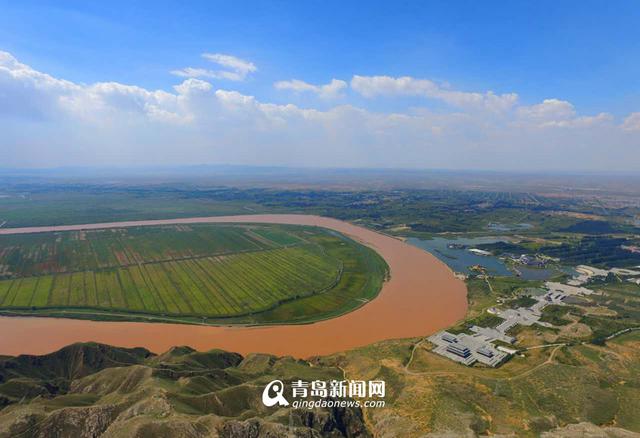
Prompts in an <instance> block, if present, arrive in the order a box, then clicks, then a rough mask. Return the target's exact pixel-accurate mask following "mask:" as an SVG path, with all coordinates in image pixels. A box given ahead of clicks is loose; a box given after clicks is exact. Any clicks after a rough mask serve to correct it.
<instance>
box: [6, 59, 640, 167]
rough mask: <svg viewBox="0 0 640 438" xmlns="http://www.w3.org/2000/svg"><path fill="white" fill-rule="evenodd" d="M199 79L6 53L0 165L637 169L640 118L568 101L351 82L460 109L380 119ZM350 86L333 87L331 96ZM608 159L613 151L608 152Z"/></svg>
mask: <svg viewBox="0 0 640 438" xmlns="http://www.w3.org/2000/svg"><path fill="white" fill-rule="evenodd" d="M227 61H228V60H227ZM227 61H224V62H227ZM221 65H222V64H221ZM232 65H234V66H235V67H234V68H236V70H237V71H239V72H243V71H244V72H246V73H244V74H248V73H249V72H250V71H251V68H250V67H247V66H244V67H240V66H239V64H237V63H235V64H234V63H233V62H231V61H229V62H227V64H226V65H225V67H228V68H231V66H232ZM203 78H204V76H201V77H199V78H198V77H187V78H186V79H184V80H182V81H181V82H180V83H178V84H176V85H175V86H174V87H173V88H172V89H168V90H150V89H146V88H144V87H141V86H137V85H126V84H121V83H117V82H97V83H93V84H80V83H74V82H71V81H66V80H64V79H60V78H56V77H53V76H51V75H49V74H47V73H43V72H40V71H37V70H36V69H34V68H32V67H30V66H27V65H25V64H23V63H20V62H19V61H18V60H17V59H16V58H15V57H14V56H12V55H11V54H9V53H6V52H0V157H2V165H4V166H30V165H36V166H52V165H54V166H55V165H83V164H93V165H95V164H179V163H180V164H193V163H238V164H263V165H313V166H384V167H389V166H392V167H393V166H396V167H430V168H437V167H445V168H452V167H454V168H488V169H509V170H517V169H536V168H538V169H540V168H545V169H549V168H551V167H550V166H555V168H556V169H562V168H570V169H584V168H590V169H619V168H624V169H635V170H639V169H640V154H638V151H637V145H638V144H639V143H640V139H639V138H638V132H639V131H640V113H633V114H631V115H629V116H628V117H627V118H626V119H624V121H623V123H621V124H615V123H613V122H612V120H613V117H612V116H611V115H610V114H608V113H600V114H596V115H584V114H580V113H579V112H578V111H577V109H576V108H575V107H574V106H573V105H572V104H571V103H570V102H567V101H563V100H560V99H547V100H544V101H543V102H540V103H537V104H533V105H518V104H517V98H510V97H505V96H511V95H494V94H492V93H464V92H457V91H452V90H450V89H448V88H447V89H445V88H442V87H441V86H438V85H434V84H433V83H431V82H429V81H422V80H418V81H417V82H415V81H413V80H397V79H393V78H390V79H391V80H388V79H384V78H385V77H381V76H379V77H376V78H377V79H375V80H373V81H371V80H361V79H358V80H355V77H354V81H352V86H354V88H358V90H359V91H358V92H360V93H361V94H362V95H366V96H370V97H375V96H377V95H380V94H390V95H399V94H405V95H418V96H421V95H424V96H425V97H431V96H439V97H434V98H438V99H442V100H444V101H445V102H447V103H450V102H451V103H450V104H451V105H452V106H453V107H454V109H453V111H450V112H447V111H438V112H432V111H430V110H429V109H428V108H412V109H408V110H406V111H404V112H376V111H371V110H368V109H364V108H358V107H355V106H353V105H350V104H343V105H337V106H333V107H331V108H329V109H327V110H319V109H315V108H301V107H299V106H297V105H293V104H274V103H269V102H263V101H261V100H260V99H259V98H257V97H255V96H250V95H246V94H243V93H240V92H238V91H235V90H225V89H220V88H216V87H214V85H212V83H210V82H208V81H207V80H205V79H203ZM372 78H373V77H372ZM381 78H382V79H381ZM400 79H402V78H400ZM286 84H287V85H281V86H280V88H284V89H289V90H294V91H300V92H314V93H319V94H320V93H322V91H321V89H322V87H325V86H331V84H334V82H333V81H332V82H331V83H329V84H326V85H313V84H307V83H305V82H302V81H299V82H294V81H286ZM316 87H317V88H316ZM344 88H345V86H344V85H340V84H337V85H336V84H334V85H333V86H332V87H330V91H327V90H329V89H326V90H325V91H324V93H325V94H327V93H328V94H329V95H331V94H332V93H334V92H339V91H340V90H344ZM318 90H320V91H318ZM336 90H337V91H336ZM385 90H388V91H385ZM416 90H418V91H416ZM514 96H515V95H514ZM603 149H606V150H607V151H613V150H615V151H616V153H615V154H613V153H611V154H602V153H601V152H602V150H603ZM619 157H624V159H623V160H620V159H619Z"/></svg>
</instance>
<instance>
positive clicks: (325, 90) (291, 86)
mask: <svg viewBox="0 0 640 438" xmlns="http://www.w3.org/2000/svg"><path fill="white" fill-rule="evenodd" d="M273 86H274V87H276V88H277V89H278V90H292V91H295V92H296V93H301V92H311V93H315V94H317V95H318V96H319V97H321V98H323V99H335V98H338V97H342V91H343V90H344V89H345V88H347V83H346V82H345V81H341V80H339V79H332V80H331V82H329V83H328V84H324V85H313V84H309V83H307V82H304V81H301V80H299V79H292V80H290V81H279V82H276V83H275V84H273Z"/></svg>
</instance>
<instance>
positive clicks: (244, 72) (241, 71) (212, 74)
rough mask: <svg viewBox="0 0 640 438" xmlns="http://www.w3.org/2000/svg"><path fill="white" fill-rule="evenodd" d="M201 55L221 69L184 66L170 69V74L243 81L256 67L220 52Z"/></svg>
mask: <svg viewBox="0 0 640 438" xmlns="http://www.w3.org/2000/svg"><path fill="white" fill-rule="evenodd" d="M202 57H203V58H204V59H206V60H208V61H211V62H213V63H215V64H218V65H219V66H220V67H223V68H224V69H223V70H210V69H206V68H196V67H185V68H182V69H178V70H173V71H171V74H173V75H175V76H180V77H184V78H202V77H204V78H212V79H228V80H230V81H243V80H245V79H246V77H247V76H248V75H249V74H250V73H253V72H255V71H257V70H258V68H257V67H256V66H255V64H253V63H252V62H249V61H245V60H244V59H240V58H237V57H235V56H232V55H224V54H222V53H203V54H202Z"/></svg>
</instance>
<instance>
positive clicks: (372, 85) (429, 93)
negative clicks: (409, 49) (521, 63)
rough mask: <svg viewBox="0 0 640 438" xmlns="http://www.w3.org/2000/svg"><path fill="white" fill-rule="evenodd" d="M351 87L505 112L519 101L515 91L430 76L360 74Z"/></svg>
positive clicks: (369, 92) (368, 94)
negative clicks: (462, 85)
mask: <svg viewBox="0 0 640 438" xmlns="http://www.w3.org/2000/svg"><path fill="white" fill-rule="evenodd" d="M351 88H353V89H354V90H355V91H356V92H358V93H360V94H361V95H362V96H364V97H368V98H373V97H376V96H423V97H427V98H430V99H437V100H441V101H443V102H445V103H447V104H449V105H452V106H454V107H459V108H466V109H485V110H490V111H494V112H503V111H506V110H509V109H511V108H512V107H513V106H514V105H515V104H516V103H517V101H518V95H517V94H515V93H508V94H499V95H498V94H495V93H494V92H493V91H487V92H485V93H469V92H463V91H456V90H451V89H449V88H448V87H445V86H442V85H438V84H437V83H435V82H433V81H431V80H429V79H416V78H412V77H410V76H403V77H400V78H394V77H391V76H358V75H355V76H353V78H352V79H351Z"/></svg>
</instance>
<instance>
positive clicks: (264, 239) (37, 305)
mask: <svg viewBox="0 0 640 438" xmlns="http://www.w3.org/2000/svg"><path fill="white" fill-rule="evenodd" d="M385 273H386V265H385V264H384V261H382V259H381V258H380V257H379V256H377V254H375V253H374V252H373V251H371V250H369V249H368V248H365V247H363V246H362V245H359V244H357V243H356V242H354V241H352V240H350V239H348V238H346V237H344V236H342V235H339V234H338V233H333V232H329V231H327V230H323V229H319V228H313V227H294V226H279V225H277V226H276V225H269V226H265V225H190V226H186V225H176V226H164V227H137V228H121V229H109V230H95V231H73V232H56V233H44V234H28V235H7V236H0V278H4V280H0V310H2V311H3V312H5V313H7V312H8V313H13V314H16V313H18V314H23V313H33V314H39V315H62V316H72V317H82V318H92V319H115V318H120V319H122V318H124V319H135V318H147V319H154V318H155V319H162V320H164V319H169V320H175V321H180V322H203V321H206V322H211V323H215V322H216V321H218V320H224V321H226V322H238V323H252V322H265V323H268V322H286V321H288V320H291V321H303V320H307V319H310V320H312V319H314V318H322V317H327V316H333V315H335V314H340V313H343V312H345V311H348V310H350V309H352V308H355V307H357V306H358V305H361V304H362V302H363V301H362V300H366V299H370V298H372V297H374V296H375V295H376V294H377V292H378V291H379V288H380V286H381V284H382V280H383V278H384V275H385Z"/></svg>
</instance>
